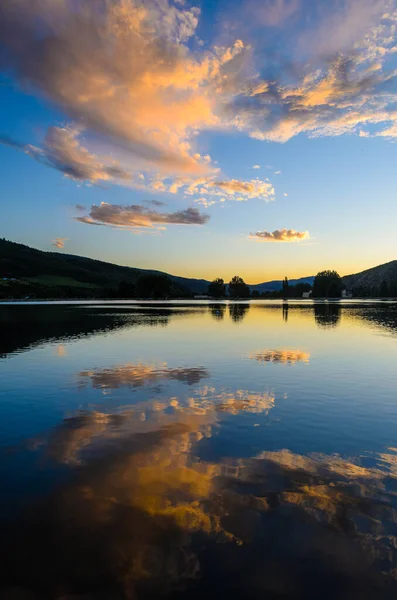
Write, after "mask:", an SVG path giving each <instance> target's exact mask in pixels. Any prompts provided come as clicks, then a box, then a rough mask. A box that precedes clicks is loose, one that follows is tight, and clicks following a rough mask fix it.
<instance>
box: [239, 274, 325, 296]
mask: <svg viewBox="0 0 397 600" xmlns="http://www.w3.org/2000/svg"><path fill="white" fill-rule="evenodd" d="M313 281H314V275H313V276H310V277H301V278H300V279H289V281H288V283H289V285H296V284H297V283H309V284H310V285H313ZM282 287H283V282H282V280H281V279H280V280H279V279H277V280H274V281H267V282H265V283H258V284H257V285H250V286H249V288H250V290H251V292H253V291H254V290H256V291H258V292H259V293H260V294H262V293H263V292H278V291H280V290H281V289H282Z"/></svg>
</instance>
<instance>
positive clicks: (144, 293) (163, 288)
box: [135, 273, 172, 298]
mask: <svg viewBox="0 0 397 600" xmlns="http://www.w3.org/2000/svg"><path fill="white" fill-rule="evenodd" d="M171 288H172V282H171V280H170V278H169V277H167V276H166V275H157V274H156V273H148V274H147V275H141V276H140V277H138V279H137V280H136V284H135V291H136V295H137V297H138V298H166V297H167V296H169V295H170V292H171Z"/></svg>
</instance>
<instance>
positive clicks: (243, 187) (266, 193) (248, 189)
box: [208, 179, 275, 200]
mask: <svg viewBox="0 0 397 600" xmlns="http://www.w3.org/2000/svg"><path fill="white" fill-rule="evenodd" d="M208 187H209V188H211V189H215V190H219V191H220V193H222V194H226V195H227V196H229V197H232V198H234V199H235V200H248V199H249V198H263V199H267V200H271V199H273V197H274V193H275V192H274V187H273V186H272V184H271V183H270V182H269V181H262V180H260V179H251V181H240V180H238V179H230V180H224V181H212V182H211V183H209V185H208ZM219 191H218V192H217V193H218V195H219Z"/></svg>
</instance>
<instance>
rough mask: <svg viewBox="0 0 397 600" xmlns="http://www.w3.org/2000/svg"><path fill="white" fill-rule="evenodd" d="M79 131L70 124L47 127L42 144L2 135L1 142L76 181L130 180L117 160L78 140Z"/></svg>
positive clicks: (129, 176)
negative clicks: (23, 141) (87, 146)
mask: <svg viewBox="0 0 397 600" xmlns="http://www.w3.org/2000/svg"><path fill="white" fill-rule="evenodd" d="M79 134H80V131H79V130H78V129H77V128H74V129H73V128H71V127H50V128H49V129H48V132H47V135H46V137H45V140H44V143H43V146H42V147H41V148H38V147H36V146H32V145H31V144H21V143H18V142H16V141H14V140H11V139H10V138H6V137H1V138H0V143H3V144H7V145H9V146H12V147H14V148H16V149H18V150H21V151H23V152H24V153H25V154H27V155H28V156H31V157H32V158H34V159H35V160H37V161H38V162H40V163H43V164H45V165H47V166H49V167H52V168H54V169H57V170H58V171H60V172H61V173H63V174H64V175H65V177H69V178H70V179H74V180H75V181H86V182H90V183H98V182H103V181H107V182H116V181H118V182H123V181H130V180H131V175H130V174H129V173H128V172H127V171H126V170H124V169H122V168H121V167H120V165H119V164H118V163H117V162H116V161H111V160H110V159H109V160H108V164H105V162H104V161H105V159H104V158H100V157H98V156H96V155H95V154H92V153H90V152H89V151H88V150H87V148H85V147H84V146H82V145H81V144H80V141H79Z"/></svg>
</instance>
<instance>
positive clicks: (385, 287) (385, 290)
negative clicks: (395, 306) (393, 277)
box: [379, 281, 389, 298]
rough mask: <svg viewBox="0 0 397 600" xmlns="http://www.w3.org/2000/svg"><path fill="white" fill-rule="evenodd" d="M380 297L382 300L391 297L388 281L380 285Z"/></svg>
mask: <svg viewBox="0 0 397 600" xmlns="http://www.w3.org/2000/svg"><path fill="white" fill-rule="evenodd" d="M379 296H380V297H381V298H387V297H388V296H389V284H388V282H387V281H382V283H381V284H380V289H379Z"/></svg>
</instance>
